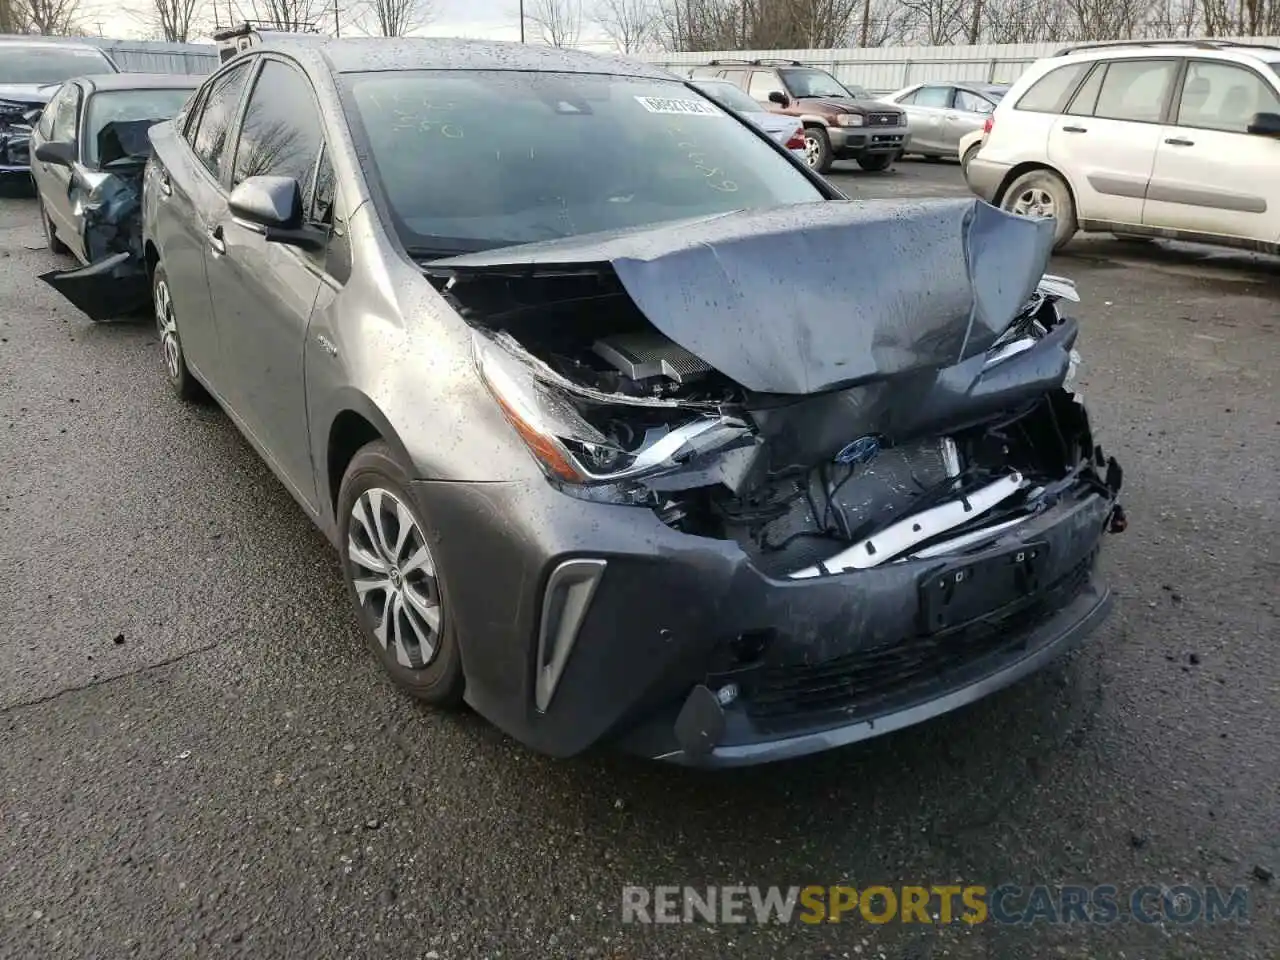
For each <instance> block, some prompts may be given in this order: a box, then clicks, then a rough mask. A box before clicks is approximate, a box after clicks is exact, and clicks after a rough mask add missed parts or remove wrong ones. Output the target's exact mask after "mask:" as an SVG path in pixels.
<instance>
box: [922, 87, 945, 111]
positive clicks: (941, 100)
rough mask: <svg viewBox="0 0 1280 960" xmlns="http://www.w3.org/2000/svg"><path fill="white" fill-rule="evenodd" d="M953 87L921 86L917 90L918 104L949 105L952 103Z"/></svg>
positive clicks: (930, 105) (940, 106) (931, 105)
mask: <svg viewBox="0 0 1280 960" xmlns="http://www.w3.org/2000/svg"><path fill="white" fill-rule="evenodd" d="M952 89H953V88H952V87H921V88H920V89H919V90H917V91H916V101H915V103H916V106H917V107H936V108H943V107H949V106H950V105H951V91H952Z"/></svg>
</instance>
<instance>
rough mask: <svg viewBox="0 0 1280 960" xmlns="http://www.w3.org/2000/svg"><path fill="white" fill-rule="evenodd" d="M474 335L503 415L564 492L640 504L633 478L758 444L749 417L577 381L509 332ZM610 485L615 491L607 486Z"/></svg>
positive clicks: (638, 487)
mask: <svg viewBox="0 0 1280 960" xmlns="http://www.w3.org/2000/svg"><path fill="white" fill-rule="evenodd" d="M473 342H474V347H475V355H476V365H477V367H478V368H479V370H480V375H481V377H482V379H483V380H484V382H485V385H486V386H487V387H488V388H489V391H490V392H491V393H492V394H493V396H494V399H495V400H497V402H498V405H499V407H501V408H502V412H503V414H504V415H505V416H506V418H507V420H508V421H510V423H511V425H512V426H513V427H515V429H516V432H517V433H518V434H519V435H520V438H521V439H522V440H523V441H524V442H525V445H526V446H527V447H528V448H529V452H530V453H531V454H533V456H534V459H536V460H537V461H538V465H539V466H540V467H541V468H542V470H543V472H545V473H546V474H547V476H548V477H549V478H551V479H552V480H554V481H556V482H557V483H559V484H561V485H562V488H563V489H565V490H566V491H567V492H570V493H576V494H577V495H580V496H584V497H587V498H589V499H611V500H620V501H622V502H628V503H643V502H645V500H646V497H647V491H645V490H644V488H643V486H642V485H640V484H638V483H636V482H635V481H640V480H643V479H644V478H646V477H653V476H657V475H660V474H664V473H670V472H672V471H676V470H680V469H682V468H684V467H686V466H688V465H690V464H691V463H693V462H695V461H700V460H701V459H702V458H703V457H705V456H707V455H710V454H719V453H723V452H727V451H728V450H729V449H732V448H734V447H736V446H742V445H746V444H751V443H754V433H753V431H752V430H751V428H750V427H749V426H748V425H747V424H746V423H745V422H744V421H742V420H740V419H738V418H736V417H732V416H727V415H724V414H720V413H718V412H716V411H715V410H714V409H706V408H705V406H706V405H698V404H681V403H680V402H679V401H674V400H668V399H659V398H652V397H634V396H629V395H623V394H611V393H604V392H602V391H599V390H596V389H593V388H590V387H584V386H582V385H579V384H575V383H573V382H572V381H570V380H568V379H567V378H565V377H563V376H561V375H560V374H558V373H556V372H555V371H554V370H552V369H551V368H550V367H548V366H546V365H545V364H543V363H542V362H541V361H539V360H538V359H537V358H536V357H534V356H532V355H531V354H528V353H527V352H525V351H524V350H523V348H522V347H521V346H520V345H519V343H518V342H516V341H515V340H514V339H513V338H511V337H510V336H508V335H504V334H499V335H497V336H496V337H490V336H487V335H485V334H483V333H480V332H476V334H475V335H474V341H473ZM628 414H631V415H632V417H631V418H628V416H627V415H628ZM628 419H634V420H635V424H634V425H632V424H631V423H628ZM593 420H595V421H597V422H596V423H593V422H592V421H593ZM599 423H607V424H613V425H615V429H607V428H603V427H602V426H600V425H598V424H599ZM610 487H612V488H613V490H614V492H615V493H617V495H616V496H610V495H607V494H606V493H605V490H604V489H603V488H610Z"/></svg>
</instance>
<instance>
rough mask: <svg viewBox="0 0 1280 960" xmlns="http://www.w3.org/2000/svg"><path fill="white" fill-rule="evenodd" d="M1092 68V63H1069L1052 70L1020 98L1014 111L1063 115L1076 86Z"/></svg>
mask: <svg viewBox="0 0 1280 960" xmlns="http://www.w3.org/2000/svg"><path fill="white" fill-rule="evenodd" d="M1091 66H1093V64H1091V63H1069V64H1067V65H1066V66H1062V67H1056V68H1055V69H1053V70H1050V71H1049V72H1048V73H1046V74H1045V75H1044V76H1043V77H1041V78H1040V79H1039V80H1037V81H1036V82H1035V83H1033V84H1032V85H1031V87H1030V88H1029V89H1028V90H1027V92H1026V93H1024V94H1023V95H1022V96H1021V97H1019V98H1018V102H1017V104H1015V106H1014V109H1017V110H1027V111H1031V112H1033V113H1061V112H1062V108H1063V107H1064V106H1065V105H1066V102H1067V100H1068V99H1069V98H1070V97H1071V94H1072V93H1073V92H1075V89H1076V85H1077V84H1078V83H1079V82H1080V80H1081V78H1082V77H1084V72H1085V71H1086V70H1088V69H1089V68H1090V67H1091Z"/></svg>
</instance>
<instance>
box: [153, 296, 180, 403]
mask: <svg viewBox="0 0 1280 960" xmlns="http://www.w3.org/2000/svg"><path fill="white" fill-rule="evenodd" d="M155 300H156V333H157V334H158V335H159V337H160V347H161V349H162V350H163V351H164V365H165V368H166V369H167V370H168V371H169V377H170V378H171V379H173V380H177V379H178V378H179V377H180V376H181V375H182V346H181V344H180V343H179V342H178V324H177V321H176V320H174V318H173V297H172V296H170V294H169V281H168V280H165V279H161V280H159V281H158V282H157V283H156V297H155Z"/></svg>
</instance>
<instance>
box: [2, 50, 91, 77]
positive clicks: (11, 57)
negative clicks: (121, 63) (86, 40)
mask: <svg viewBox="0 0 1280 960" xmlns="http://www.w3.org/2000/svg"><path fill="white" fill-rule="evenodd" d="M93 73H115V69H114V68H113V67H112V66H111V62H110V61H109V60H108V59H107V58H106V56H104V55H103V54H102V53H100V52H99V51H97V50H68V49H66V48H65V47H56V46H54V45H53V44H43V43H42V44H31V45H29V46H28V45H24V46H18V45H17V44H8V43H4V44H0V83H31V84H44V83H61V82H62V81H64V80H70V79H71V78H72V77H82V76H86V75H88V74H93Z"/></svg>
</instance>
